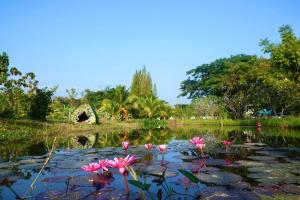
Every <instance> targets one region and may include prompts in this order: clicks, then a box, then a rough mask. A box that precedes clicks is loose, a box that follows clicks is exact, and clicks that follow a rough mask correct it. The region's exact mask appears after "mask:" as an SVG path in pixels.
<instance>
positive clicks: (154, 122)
mask: <svg viewBox="0 0 300 200" xmlns="http://www.w3.org/2000/svg"><path fill="white" fill-rule="evenodd" d="M167 126H168V124H167V121H166V120H158V119H144V120H143V128H144V129H157V128H158V129H159V128H167Z"/></svg>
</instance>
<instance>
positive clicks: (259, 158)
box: [248, 156, 276, 161]
mask: <svg viewBox="0 0 300 200" xmlns="http://www.w3.org/2000/svg"><path fill="white" fill-rule="evenodd" d="M248 158H249V159H251V160H257V161H274V160H276V158H274V157H271V156H248Z"/></svg>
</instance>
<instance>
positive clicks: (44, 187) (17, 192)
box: [0, 126, 300, 199]
mask: <svg viewBox="0 0 300 200" xmlns="http://www.w3.org/2000/svg"><path fill="white" fill-rule="evenodd" d="M198 135H199V136H202V137H203V138H205V141H206V149H205V152H204V154H202V153H200V152H197V151H196V150H195V148H194V147H193V146H191V145H190V144H189V143H188V139H190V138H191V137H193V136H198ZM53 137H54V136H53ZM53 137H45V138H43V137H40V138H32V139H30V138H28V139H27V140H26V141H24V140H21V141H6V140H2V141H1V147H0V148H1V151H0V181H1V186H0V199H15V198H18V197H24V194H26V197H27V198H29V199H110V198H112V197H113V198H115V199H142V198H147V199H150V198H151V197H152V198H154V199H159V198H160V197H161V199H170V198H171V199H179V198H181V199H197V198H206V197H211V198H212V199H214V198H215V199H219V198H221V197H222V198H225V197H226V198H229V199H259V195H274V194H300V148H299V147H300V133H299V131H296V130H294V131H293V130H287V129H262V130H256V129H253V128H247V127H229V128H228V127H227V128H225V129H221V128H220V127H211V126H207V127H203V126H201V127H200V126H199V127H197V126H189V127H186V126H185V127H177V128H174V129H172V130H170V129H165V130H135V131H131V132H128V131H123V132H121V133H119V132H113V133H86V134H79V135H77V136H71V137H65V136H64V137H59V136H57V141H56V143H55V150H54V153H53V154H52V155H51V157H50V161H49V163H48V164H47V166H46V168H45V169H44V170H43V172H42V174H41V175H40V176H39V178H38V179H37V181H36V183H35V186H34V188H30V184H31V183H32V181H33V180H34V178H35V177H36V175H37V173H38V172H39V170H40V169H41V167H42V166H43V164H44V162H45V160H46V158H47V157H48V156H49V149H50V148H51V145H52V142H53ZM224 139H229V140H231V141H233V143H234V145H232V146H231V147H229V148H225V147H224V146H223V145H222V144H221V141H223V140H224ZM125 140H126V141H129V142H130V144H131V147H130V149H129V151H128V152H125V151H124V150H123V149H122V148H121V147H120V146H121V142H122V141H125ZM145 143H153V144H154V145H158V144H167V145H168V148H167V152H166V154H164V155H162V154H159V153H158V152H157V151H156V149H153V150H152V151H151V152H147V151H146V150H145V148H144V146H143V145H144V144H145ZM127 154H134V155H136V156H137V158H138V162H137V163H136V164H135V165H134V166H133V169H134V171H135V173H136V174H137V175H138V181H140V182H141V183H143V184H145V185H146V184H149V185H150V187H149V191H148V192H147V191H141V190H139V189H138V187H136V186H133V185H131V184H129V185H128V187H129V188H128V189H129V195H128V194H126V183H128V181H129V180H132V179H133V177H132V176H131V174H130V173H129V174H128V176H126V177H125V178H126V179H124V177H123V175H121V174H119V172H118V170H115V169H111V170H110V171H111V173H112V175H111V176H108V175H107V174H103V173H101V172H99V173H98V174H93V175H91V174H88V173H85V172H83V171H82V170H81V169H80V167H81V166H82V165H84V164H88V163H90V162H97V161H98V160H99V159H113V158H114V157H124V156H126V155H127ZM180 169H184V170H185V171H187V172H190V173H192V174H193V175H194V176H195V177H197V179H198V180H200V181H199V182H198V183H193V182H191V181H190V179H189V178H188V177H187V176H184V175H182V174H181V173H180V171H179V170H180ZM163 172H165V174H164V175H165V176H164V178H160V175H162V173H163ZM91 180H92V181H91ZM124 181H125V182H124Z"/></svg>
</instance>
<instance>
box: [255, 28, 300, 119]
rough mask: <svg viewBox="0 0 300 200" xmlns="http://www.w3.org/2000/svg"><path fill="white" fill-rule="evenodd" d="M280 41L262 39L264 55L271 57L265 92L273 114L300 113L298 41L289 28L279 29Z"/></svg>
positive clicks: (266, 75) (299, 46) (299, 53)
mask: <svg viewBox="0 0 300 200" xmlns="http://www.w3.org/2000/svg"><path fill="white" fill-rule="evenodd" d="M279 34H280V37H281V42H280V43H279V44H275V43H271V42H270V41H269V40H268V39H264V40H261V42H260V45H261V46H262V47H263V49H262V50H263V51H264V53H267V54H269V55H270V59H269V60H270V68H269V70H268V71H266V74H265V76H264V84H265V90H267V93H268V95H269V101H271V102H272V106H271V107H272V110H273V112H274V113H275V114H277V113H280V114H281V115H283V114H284V112H287V113H292V112H296V113H299V112H300V106H299V104H300V39H297V37H296V35H295V33H294V31H293V29H292V28H291V26H289V25H284V26H282V27H280V28H279Z"/></svg>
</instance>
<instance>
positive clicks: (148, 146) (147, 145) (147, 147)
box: [145, 143, 152, 151]
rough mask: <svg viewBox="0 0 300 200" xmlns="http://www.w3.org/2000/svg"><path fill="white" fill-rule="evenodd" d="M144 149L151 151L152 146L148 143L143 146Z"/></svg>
mask: <svg viewBox="0 0 300 200" xmlns="http://www.w3.org/2000/svg"><path fill="white" fill-rule="evenodd" d="M145 148H146V149H147V150H148V151H150V150H151V149H152V144H151V143H149V144H145Z"/></svg>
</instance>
